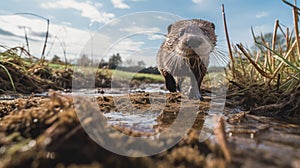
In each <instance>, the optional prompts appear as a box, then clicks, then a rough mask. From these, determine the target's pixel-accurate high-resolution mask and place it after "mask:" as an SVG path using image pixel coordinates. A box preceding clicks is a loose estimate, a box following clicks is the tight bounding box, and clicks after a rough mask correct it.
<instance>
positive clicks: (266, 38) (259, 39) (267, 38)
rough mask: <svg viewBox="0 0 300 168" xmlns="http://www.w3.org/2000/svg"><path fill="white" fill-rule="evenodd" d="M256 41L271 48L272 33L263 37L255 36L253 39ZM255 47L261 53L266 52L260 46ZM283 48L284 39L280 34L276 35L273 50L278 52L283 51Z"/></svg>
mask: <svg viewBox="0 0 300 168" xmlns="http://www.w3.org/2000/svg"><path fill="white" fill-rule="evenodd" d="M255 38H256V41H257V42H259V43H263V44H268V45H269V47H270V48H271V46H272V45H273V44H272V41H273V33H266V34H264V35H261V36H257V37H255ZM255 46H256V47H259V48H260V49H261V50H262V51H266V50H267V49H266V48H262V47H261V46H258V45H255ZM284 47H286V46H285V37H284V36H283V35H281V34H277V35H276V39H275V50H279V49H284Z"/></svg>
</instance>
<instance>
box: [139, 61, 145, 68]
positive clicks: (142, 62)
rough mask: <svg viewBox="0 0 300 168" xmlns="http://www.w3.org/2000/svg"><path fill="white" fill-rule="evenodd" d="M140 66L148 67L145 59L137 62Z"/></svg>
mask: <svg viewBox="0 0 300 168" xmlns="http://www.w3.org/2000/svg"><path fill="white" fill-rule="evenodd" d="M137 64H138V66H139V67H141V68H145V67H146V64H145V62H144V61H138V62H137Z"/></svg>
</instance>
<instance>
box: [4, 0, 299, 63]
mask: <svg viewBox="0 0 300 168" xmlns="http://www.w3.org/2000/svg"><path fill="white" fill-rule="evenodd" d="M221 4H225V8H226V17H227V22H228V28H229V33H230V36H231V41H232V42H234V43H238V42H242V43H244V44H247V45H252V36H251V32H250V28H251V26H253V27H254V30H255V32H256V33H257V34H260V33H261V32H262V33H268V32H272V30H273V27H274V22H275V20H276V19H278V20H279V21H280V23H281V24H282V25H284V26H288V27H290V28H292V25H293V24H292V23H293V21H292V11H291V9H290V7H288V6H287V5H285V4H283V3H282V1H281V0H101V1H100V0H26V1H25V0H9V1H0V6H1V8H0V28H1V30H2V31H4V32H6V35H5V36H4V35H3V34H1V32H0V38H1V41H0V45H5V46H8V47H11V46H15V45H24V38H23V36H24V35H23V34H24V28H23V29H22V28H21V27H22V26H25V27H26V30H27V31H32V32H33V31H35V32H39V33H41V32H43V31H45V24H44V23H45V22H44V21H41V20H39V21H38V18H34V17H28V16H25V15H19V16H15V15H12V14H14V13H20V12H30V13H34V14H38V15H41V16H43V17H45V18H49V19H50V21H51V25H50V26H51V27H50V34H51V35H52V36H51V37H52V39H50V41H51V40H52V43H51V45H50V44H49V45H50V46H51V49H49V53H48V56H49V57H52V55H54V54H57V55H61V53H62V52H61V50H62V49H61V48H62V45H61V43H62V42H63V43H65V44H66V48H67V51H68V55H70V56H69V57H75V56H76V55H78V54H79V53H80V52H81V51H82V48H83V47H84V46H85V44H86V42H87V41H88V39H89V38H90V34H91V32H93V31H95V30H96V28H98V27H101V26H103V25H104V24H105V23H109V22H110V21H111V20H113V19H116V18H118V17H120V16H123V15H128V14H130V13H134V12H143V11H161V12H168V13H173V14H176V15H179V16H181V17H183V18H189V19H192V18H201V19H205V20H210V21H212V22H214V23H215V25H216V27H217V29H216V33H217V35H218V40H219V45H220V46H225V43H224V42H225V37H224V33H223V22H222V13H221ZM153 24H154V23H153ZM152 28H153V29H155V25H153V26H152ZM136 29H137V27H135V30H136ZM162 29H164V28H160V31H164V30H162ZM7 32H11V33H13V34H14V35H15V36H14V37H9V35H8V34H7ZM35 34H36V33H35ZM29 35H31V36H29V37H30V38H32V40H31V43H30V44H31V50H32V52H33V53H34V54H36V55H38V54H39V53H40V48H41V47H40V46H39V45H41V42H42V41H43V38H41V37H34V33H32V34H29ZM133 41H134V40H130V39H129V40H127V42H128V43H126V44H128V45H124V46H126V47H128V48H130V47H132V48H134V47H140V46H141V44H142V43H137V41H135V42H136V43H132V42H133ZM158 46H159V45H158Z"/></svg>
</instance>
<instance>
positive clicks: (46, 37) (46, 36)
mask: <svg viewBox="0 0 300 168" xmlns="http://www.w3.org/2000/svg"><path fill="white" fill-rule="evenodd" d="M15 15H31V16H35V17H38V18H41V19H44V20H46V21H47V30H46V35H45V42H44V46H43V50H42V55H41V63H42V64H43V62H44V59H45V51H46V47H47V42H48V36H49V25H50V20H49V19H47V18H45V17H43V16H41V15H37V14H34V13H15Z"/></svg>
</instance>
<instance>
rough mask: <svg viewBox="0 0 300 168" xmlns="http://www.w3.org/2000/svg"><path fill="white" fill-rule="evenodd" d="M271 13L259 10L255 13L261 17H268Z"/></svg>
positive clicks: (257, 16)
mask: <svg viewBox="0 0 300 168" xmlns="http://www.w3.org/2000/svg"><path fill="white" fill-rule="evenodd" d="M268 15H269V14H268V13H267V12H259V13H257V14H256V15H255V17H256V18H258V19H260V18H263V17H267V16H268Z"/></svg>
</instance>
